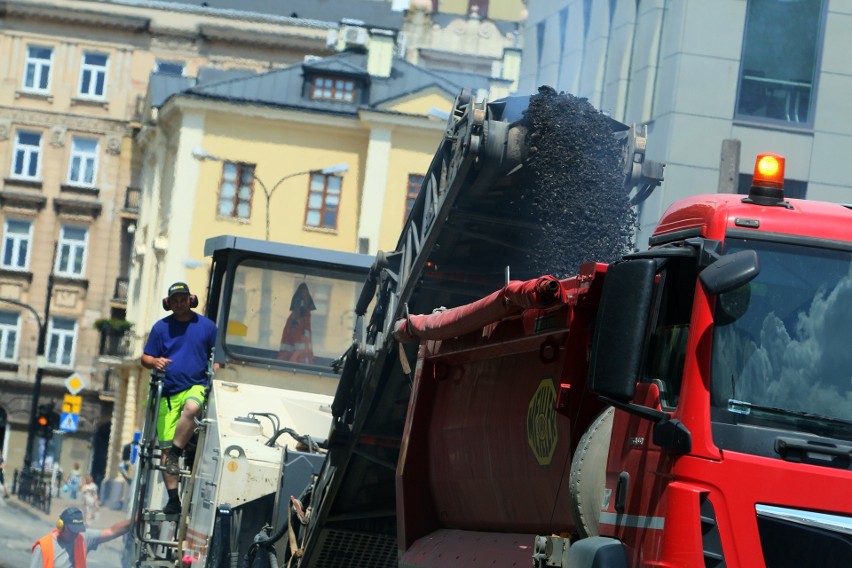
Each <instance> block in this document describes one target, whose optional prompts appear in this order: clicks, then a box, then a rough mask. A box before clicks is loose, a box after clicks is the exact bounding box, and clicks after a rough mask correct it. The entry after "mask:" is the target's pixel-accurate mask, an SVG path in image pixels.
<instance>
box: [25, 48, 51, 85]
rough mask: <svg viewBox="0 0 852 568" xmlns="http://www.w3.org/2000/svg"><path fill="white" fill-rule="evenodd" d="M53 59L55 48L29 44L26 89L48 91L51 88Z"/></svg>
mask: <svg viewBox="0 0 852 568" xmlns="http://www.w3.org/2000/svg"><path fill="white" fill-rule="evenodd" d="M52 59H53V49H51V48H49V47H39V46H35V45H30V46H27V63H26V69H25V71H24V89H26V90H28V91H42V92H46V91H47V90H48V89H49V88H50V62H51V60H52Z"/></svg>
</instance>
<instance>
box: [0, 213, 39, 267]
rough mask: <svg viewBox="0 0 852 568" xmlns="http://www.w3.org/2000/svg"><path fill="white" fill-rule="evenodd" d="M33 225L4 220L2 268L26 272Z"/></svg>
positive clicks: (25, 222)
mask: <svg viewBox="0 0 852 568" xmlns="http://www.w3.org/2000/svg"><path fill="white" fill-rule="evenodd" d="M32 240H33V224H32V223H31V222H29V221H19V220H16V219H6V223H5V226H4V227H3V258H2V264H0V266H2V267H3V268H6V269H8V270H27V269H28V268H29V266H30V243H31V242H32Z"/></svg>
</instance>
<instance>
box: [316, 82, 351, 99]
mask: <svg viewBox="0 0 852 568" xmlns="http://www.w3.org/2000/svg"><path fill="white" fill-rule="evenodd" d="M311 98H312V99H326V100H332V101H343V102H346V103H351V102H354V101H355V81H353V80H352V79H342V78H339V77H314V83H313V88H312V89H311Z"/></svg>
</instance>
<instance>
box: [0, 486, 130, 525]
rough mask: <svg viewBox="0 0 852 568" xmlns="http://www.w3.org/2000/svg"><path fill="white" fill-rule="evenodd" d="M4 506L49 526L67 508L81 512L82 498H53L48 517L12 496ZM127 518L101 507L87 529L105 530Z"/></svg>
mask: <svg viewBox="0 0 852 568" xmlns="http://www.w3.org/2000/svg"><path fill="white" fill-rule="evenodd" d="M6 504H7V505H9V507H11V508H13V509H15V510H16V511H20V512H21V513H24V514H27V515H30V516H32V517H34V518H38V519H42V520H44V521H46V522H48V523H49V524H56V519H58V518H59V515H60V514H61V513H62V511H64V510H65V509H66V508H67V507H78V508H79V509H81V510H82V509H83V498H82V497H81V496H79V495H78V496H77V499H76V500H71V499H70V498H68V495H67V493H66V494H63V495H62V496H61V497H54V498H53V500H52V501H51V504H50V514H49V515H48V514H47V513H45V512H44V511H41V510H39V509H36V508H35V507H32V506H31V505H29V504H28V503H24V502H23V501H21V500H19V499H18V496H17V495H12V497H10V498H9V499H6ZM129 516H130V515H129V513H126V512H124V511H116V510H114V509H110V508H106V507H101V508H100V509H99V510H98V514H97V516H96V517H95V520H94V521H92V522H91V523H90V524H89V528H95V529H105V528H107V527H110V526H112V525H114V524H115V523H117V522H119V521H124V520H126V519H128V518H129Z"/></svg>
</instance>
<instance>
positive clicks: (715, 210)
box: [291, 104, 852, 568]
mask: <svg viewBox="0 0 852 568" xmlns="http://www.w3.org/2000/svg"><path fill="white" fill-rule="evenodd" d="M470 109H473V111H475V110H477V109H476V108H475V107H474V105H472V104H471V105H470ZM470 109H468V110H470ZM479 110H480V111H482V112H480V114H479V117H480V123H479V128H478V129H477V128H476V127H471V126H470V124H473V123H475V122H476V120H477V113H476V112H467V111H465V112H458V113H457V114H456V117H455V118H454V119H451V121H452V120H456V121H457V122H456V127H455V130H453V131H452V132H451V134H452V136H450V135H448V136H447V138H446V139H447V140H449V141H452V144H455V146H453V147H448V148H445V151H444V153H443V154H442V152H441V151H439V153H438V154H437V155H436V162H434V163H433V166H434V165H436V164H437V165H439V166H441V168H443V169H441V168H439V169H440V171H443V172H444V175H443V176H436V179H441V180H442V183H441V184H437V185H436V187H439V188H443V189H442V190H441V191H435V192H434V195H439V194H440V196H441V197H442V199H443V200H441V199H435V200H434V204H433V207H432V209H431V210H430V209H429V208H428V203H427V204H426V207H425V209H420V210H418V209H417V208H416V207H415V212H414V213H413V215H412V219H410V220H409V225H408V226H407V227H406V233H404V235H403V238H402V239H401V241H400V243H401V245H400V251H401V253H400V254H399V255H397V256H393V255H388V257H387V258H382V257H380V261H377V263H376V265H374V269H373V272H372V273H371V274H372V275H371V278H370V280H369V281H368V286H366V287H365V292H363V293H362V297H361V301H360V302H359V306H358V309H357V310H356V313H357V314H358V316H359V318H363V319H364V321H361V323H360V327H358V329H357V330H356V337H355V341H354V342H353V346H352V348H351V349H350V351H349V352H347V356H346V357H345V358H344V359H343V360H342V361H341V364H342V367H343V372H342V376H341V382H340V386H339V388H338V392H337V395H336V398H335V402H334V405H333V408H332V410H333V413H334V416H335V422H334V426H333V428H332V432H331V436H330V439H329V445H330V450H329V454H328V458H327V459H326V462H325V464H324V466H323V470H322V471H321V473H320V475H319V477H318V480H317V482H316V483H315V484H314V487H313V489H312V492H311V495H309V496H306V498H308V499H310V500H311V505H312V509H313V512H312V516H311V517H310V519H309V520H307V521H305V522H306V523H307V527H306V529H304V530H302V529H298V530H296V531H295V533H296V535H294V537H293V538H292V539H291V552H292V554H293V556H294V558H293V560H294V562H298V563H299V566H324V567H331V566H335V567H336V566H340V567H344V566H367V567H380V566H401V567H411V568H413V567H432V568H434V567H444V568H450V567H460V566H466V567H467V566H497V567H503V566H530V565H533V566H535V567H539V568H543V567H561V568H592V567H594V568H604V567H606V568H616V567H619V568H620V567H628V566H630V567H639V566H643V567H651V566H654V567H674V566H679V567H693V566H695V567H722V566H729V567H748V568H751V567H759V566H766V567H771V568H778V567H793V566H797V567H798V566H852V379H850V377H852V348H850V346H849V341H850V338H852V312H850V308H849V306H852V210H850V207H847V206H843V205H839V204H833V203H821V202H815V201H808V200H797V199H788V198H786V197H785V196H784V191H783V187H784V178H783V175H784V159H783V158H782V157H780V156H775V155H761V156H759V157H758V158H759V159H758V160H757V165H756V168H755V176H754V185H753V186H752V188H751V190H750V191H749V193H748V194H747V195H745V194H744V195H722V194H712V195H697V196H694V197H690V198H687V199H684V200H681V201H678V202H676V203H675V204H673V205H672V206H671V207H670V208H669V209H668V210H667V211H666V212H665V214H664V215H663V217H662V218H661V220H660V222H659V224H658V226H657V228H656V230H655V231H654V234H653V236H652V237H651V239H650V243H649V244H650V246H649V247H648V248H647V250H642V251H634V252H629V253H627V254H625V255H624V256H623V257H622V258H620V259H618V260H615V261H611V262H606V263H604V262H589V263H584V264H582V265H580V267H579V269H578V271H577V274H576V275H575V276H573V277H570V278H554V277H549V276H544V277H538V278H533V279H529V280H525V281H522V282H519V281H511V282H509V283H508V284H507V285H506V286H505V287H504V288H502V289H500V290H498V291H497V292H494V293H492V294H488V295H486V294H480V295H479V297H480V299H478V300H475V301H473V302H469V303H465V304H462V303H458V302H457V303H455V304H453V305H456V306H457V307H455V308H452V309H449V310H441V311H439V312H436V313H433V314H428V315H411V313H409V312H414V311H421V312H428V311H429V310H430V309H431V308H432V307H437V306H439V305H449V304H450V303H445V302H443V301H442V299H443V298H445V297H451V298H453V299H457V298H459V297H460V296H459V294H461V291H462V290H463V289H465V288H467V289H468V292H470V289H475V290H480V289H481V284H482V281H483V280H485V278H482V274H481V272H479V271H478V269H479V268H481V263H480V262H479V261H480V260H481V258H482V257H484V256H485V253H484V252H483V251H484V249H475V248H473V246H472V245H470V243H469V242H468V241H463V240H454V241H452V240H451V241H449V243H448V242H446V241H443V240H441V239H440V238H438V237H437V236H436V235H437V234H439V232H452V233H453V234H454V235H465V234H466V233H464V231H461V230H458V229H455V230H454V229H453V228H449V229H448V228H447V226H442V224H443V225H448V224H451V223H452V221H453V219H459V218H461V219H467V220H469V219H471V218H473V217H474V216H475V214H474V212H473V211H472V210H471V209H470V208H468V207H466V205H468V204H469V203H471V202H472V201H464V199H466V198H467V199H474V200H476V199H479V200H482V199H487V198H488V197H489V196H491V195H492V193H489V192H493V191H495V188H496V190H498V191H510V190H511V187H510V186H511V184H505V183H502V184H501V180H503V179H504V177H505V176H506V175H511V174H507V173H506V172H512V171H514V169H513V168H515V167H516V166H517V163H518V162H523V163H525V162H524V161H525V160H527V159H528V156H526V151H527V150H529V149H530V147H531V146H537V145H540V144H539V143H540V142H541V141H540V140H538V141H536V140H535V139H533V140H532V141H531V142H530V141H529V138H527V145H526V146H523V145H521V146H523V148H522V149H521V150H520V151H517V152H515V153H516V154H517V155H518V156H520V157H519V158H518V159H517V160H516V161H515V162H512V160H507V159H506V156H507V155H508V154H512V144H511V140H512V136H511V135H505V129H504V131H503V132H504V135H503V136H502V140H503V141H504V143H505V146H504V148H503V150H502V154H501V151H499V150H498V151H496V153H497V154H498V155H500V156H502V160H503V161H500V160H498V163H499V166H493V164H489V163H487V160H485V159H483V158H482V156H477V158H476V160H475V161H474V164H475V166H471V167H478V168H480V171H479V174H478V176H474V177H472V178H471V177H467V176H469V175H470V174H468V172H467V171H464V168H465V167H466V165H465V164H466V161H465V160H466V159H467V153H468V152H470V151H471V150H470V149H471V148H473V149H474V150H475V149H478V148H489V147H490V149H491V150H493V149H494V147H499V144H497V143H495V141H494V140H493V139H492V140H480V141H478V142H477V143H476V144H471V143H470V137H471V135H472V136H474V137H475V136H477V135H478V134H479V133H483V132H490V133H491V136H492V137H493V136H494V132H495V131H497V130H498V129H499V128H500V127H499V125H495V124H492V123H490V122H489V121H488V118H489V116H490V114H489V113H492V114H493V109H490V108H487V107H486V108H480V109H479ZM483 116H484V117H485V118H484V120H483V119H482V117H483ZM465 117H467V120H469V121H472V122H469V123H468V126H465V125H464V124H462V126H461V127H460V126H459V123H464V121H465V120H466V119H465ZM483 125H484V126H483ZM450 130H452V128H451V129H449V130H448V132H450ZM509 130H511V127H510V128H509ZM507 140H509V142H506V141H507ZM448 144H449V142H448ZM489 145H490V146H489ZM628 147H629V148H632V149H633V150H636V149H637V148H638V149H642V150H643V149H644V141H642V143H641V144H630V143H628ZM453 148H454V149H453ZM459 148H462V150H460V149H459ZM507 148H508V149H507ZM631 152H632V150H631V151H628V152H627V154H626V155H627V156H628V159H627V160H626V162H627V163H628V164H633V166H635V168H634V169H636V168H638V170H641V172H640V173H641V174H642V176H644V175H645V174H647V173H649V172H650V173H652V174H653V173H655V171H656V173H658V174H661V168H660V169H659V170H654V166H653V164H647V163H645V162H644V160H643V158H644V154H643V153H641V155H640V154H639V153H631ZM462 154H464V155H462ZM646 166H647V167H646ZM488 168H491V169H493V170H495V171H496V172H497V173H496V174H494V175H493V176H492V177H491V178H490V179H489V180H488V181H487V182H481V176H482V175H483V174H482V172H483V171H487V170H488ZM459 172H461V173H459ZM455 173H458V176H464V178H463V179H462V181H459V182H458V183H459V184H460V186H461V187H462V188H463V192H464V193H462V194H460V195H462V196H463V197H458V198H457V197H456V196H455V195H454V194H453V192H454V191H456V190H457V188H455V186H454V185H453V180H454V179H455V180H458V179H460V178H459V177H458V176H454V174H455ZM634 173H636V172H634ZM653 177H654V176H651V178H652V179H653ZM656 177H657V180H659V179H660V178H661V175H657V176H656ZM658 182H659V181H657V183H658ZM644 183H646V184H650V185H653V184H654V182H653V181H651V182H647V181H646V182H644ZM633 187H634V195H636V194H642V195H647V193H648V187H647V185H646V186H645V187H644V188H641V187H640V189H639V190H636V187H637V186H636V185H633ZM482 188H486V190H483V189H482ZM507 188H508V189H507ZM477 191H479V192H480V193H477ZM427 193H428V188H427ZM471 195H474V196H475V197H474V198H470V196H471ZM503 198H504V199H508V198H507V197H505V196H504V197H503ZM423 199H426V198H423ZM454 200H455V201H454ZM421 207H424V205H423V204H421ZM430 212H431V213H430ZM480 216H481V217H486V219H485V220H484V221H483V220H482V219H480V220H481V221H482V222H483V226H485V225H486V223H487V224H488V226H492V225H493V224H494V222H495V215H493V214H492V215H491V216H487V215H483V214H481V213H480ZM426 226H428V227H430V228H432V231H425V230H424V227H426ZM507 230H508V229H507ZM472 232H473V231H468V234H469V233H472ZM412 235H413V236H412ZM498 236H499V235H497V234H492V235H490V240H497V238H498ZM415 237H416V238H415ZM412 243H413V244H412ZM415 245H416V246H415ZM557 245H558V246H564V247H566V248H570V247H571V242H564V243H557ZM558 246H557V249H558ZM499 250H501V251H503V250H506V251H508V250H510V249H509V248H505V249H499ZM501 254H502V253H501ZM507 255H508V253H507ZM517 258H518V257H515V259H516V260H517ZM466 269H467V270H466ZM448 283H451V285H450V284H448ZM441 287H443V288H442V290H443V291H442V293H443V294H444V296H441V295H440V294H436V293H433V292H430V290H434V289H437V288H441ZM492 289H493V288H492ZM374 293H375V297H376V303H375V306H376V307H375V309H374V311H373V314H372V316H371V317H370V319H366V316H367V309H368V304H369V302H370V300H371V299H372V297H373V294H374ZM430 294H431V295H430ZM452 294H455V295H454V296H452ZM429 302H432V303H431V305H428V303H429ZM424 303H426V304H427V305H428V308H427V307H426V306H424ZM411 305H417V306H419V307H420V308H421V309H420V310H412V309H408V308H410V306H411ZM417 341H419V347H418V343H417ZM415 361H416V362H415ZM291 522H292V518H291Z"/></svg>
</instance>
